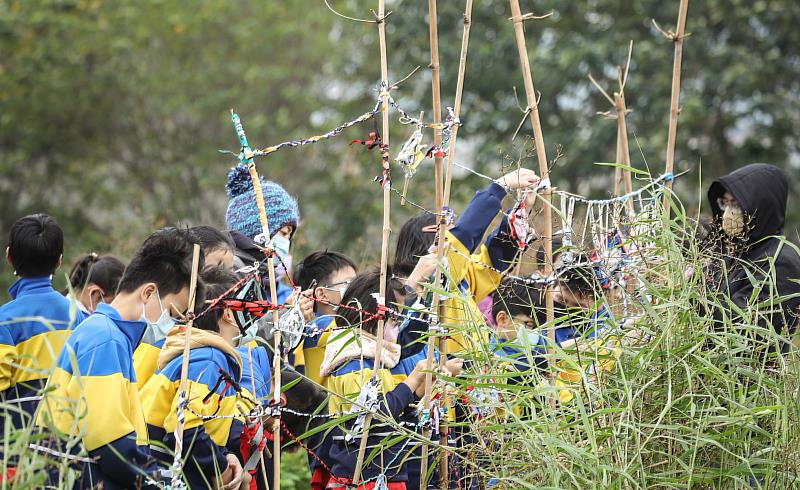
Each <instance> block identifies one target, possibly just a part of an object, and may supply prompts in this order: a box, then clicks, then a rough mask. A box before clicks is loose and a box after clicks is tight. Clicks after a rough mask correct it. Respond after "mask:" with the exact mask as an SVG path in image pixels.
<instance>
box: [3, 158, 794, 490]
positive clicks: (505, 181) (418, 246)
mask: <svg viewBox="0 0 800 490" xmlns="http://www.w3.org/2000/svg"><path fill="white" fill-rule="evenodd" d="M538 182H539V179H538V177H537V176H536V174H535V173H534V172H532V171H530V170H527V169H518V170H515V171H513V172H511V173H509V174H507V175H505V176H503V177H501V178H500V179H498V180H497V181H494V182H492V183H491V184H489V185H488V186H487V187H486V188H485V189H482V190H480V191H478V192H477V193H476V194H475V196H474V197H473V199H472V200H471V201H470V203H469V204H468V206H467V207H466V208H465V209H464V211H463V212H462V213H461V215H460V217H459V218H458V220H457V221H456V222H455V223H454V224H453V225H451V226H449V227H448V229H447V230H446V231H445V233H446V235H445V239H444V243H445V249H444V250H442V251H441V252H442V253H441V254H439V251H438V250H437V248H436V247H437V240H436V235H437V230H439V223H438V221H439V218H438V217H437V216H434V215H431V214H421V215H419V216H417V217H414V218H412V219H410V220H409V221H407V222H406V223H405V224H404V225H403V227H402V228H401V230H400V232H399V234H398V238H397V242H396V245H395V258H394V261H393V264H392V265H391V266H390V267H389V268H388V270H387V271H386V274H385V276H384V277H385V281H386V283H385V285H384V286H385V291H386V292H385V297H379V296H378V294H377V293H378V292H379V290H380V289H381V287H380V286H381V284H380V282H381V278H382V275H381V271H380V270H379V269H377V268H371V269H368V270H366V271H359V268H358V266H357V264H356V263H355V262H354V261H353V260H352V259H350V258H349V257H347V256H346V255H344V254H342V253H339V252H335V251H330V250H327V249H322V250H319V251H317V252H314V253H312V254H310V255H308V256H307V257H305V258H304V259H302V260H301V261H299V262H297V263H296V264H293V263H292V256H291V248H290V244H291V240H292V238H293V236H294V234H295V232H296V230H297V228H298V224H299V222H300V217H299V209H298V205H297V202H296V200H295V199H294V198H292V197H291V196H290V195H289V194H288V193H286V191H285V190H284V189H283V188H282V187H281V186H280V185H278V184H275V183H273V182H267V181H263V182H262V192H263V198H264V203H265V209H266V212H267V215H268V219H269V227H270V229H269V237H265V236H264V235H265V234H264V230H262V227H261V224H260V221H259V213H258V207H257V202H256V199H255V195H254V192H253V188H252V184H251V183H250V177H249V175H248V174H247V169H246V167H243V166H237V167H236V168H234V169H232V171H231V172H230V174H229V176H228V183H227V190H228V197H229V201H228V207H227V211H226V225H227V230H224V231H223V230H218V229H216V228H213V227H209V226H197V227H193V228H188V229H179V228H164V229H161V230H158V231H156V232H155V233H153V234H152V235H151V236H149V237H148V238H147V239H146V240H145V241H144V242H143V243H142V245H141V247H140V248H139V249H138V250H137V251H136V253H135V254H134V255H133V257H132V259H131V261H130V262H129V263H128V264H127V266H126V265H124V264H123V263H122V262H121V261H120V260H118V259H116V258H114V257H112V256H108V255H103V256H97V255H95V254H91V255H86V256H84V257H82V258H80V259H79V260H77V261H76V263H75V266H74V267H73V269H72V271H71V273H70V276H69V278H70V288H69V289H68V291H64V292H58V291H56V290H54V289H53V286H52V276H53V274H54V273H55V272H56V270H57V269H58V268H59V267H60V266H61V261H62V257H63V248H64V247H63V245H64V237H63V233H62V231H61V229H60V228H59V226H58V224H57V223H56V222H55V220H54V219H53V218H51V217H49V216H47V215H44V214H36V215H31V216H26V217H24V218H21V219H20V220H18V221H17V222H16V223H15V224H14V225H13V226H12V228H11V230H10V233H9V242H8V248H7V249H6V257H7V260H8V262H9V263H10V264H11V265H12V267H13V268H14V273H15V275H16V276H17V277H18V279H17V281H16V282H15V283H14V285H13V286H12V287H11V289H10V290H9V293H10V295H11V298H12V299H11V301H10V302H8V303H6V304H5V305H3V306H2V307H0V358H2V364H1V365H2V368H0V369H1V370H0V390H2V392H1V394H0V396H1V397H2V402H3V403H4V407H5V414H4V417H3V423H4V424H11V425H12V426H13V429H17V430H27V429H28V428H30V427H31V426H32V425H35V426H36V427H38V428H40V429H41V431H42V432H43V433H44V434H45V435H46V436H47V437H45V438H44V439H43V442H41V443H39V444H34V445H32V449H31V450H32V451H40V450H43V449H45V450H47V452H42V453H39V455H40V456H41V457H53V456H52V455H53V454H59V453H68V454H84V455H86V456H87V457H88V461H84V462H83V463H81V464H80V466H79V467H77V468H78V473H79V475H80V476H79V478H78V480H77V482H76V487H77V488H92V487H96V486H97V485H102V488H104V489H112V488H147V487H150V486H152V487H155V486H157V485H159V484H160V483H159V482H161V481H164V480H165V479H168V478H169V477H170V474H169V468H170V466H171V463H172V461H173V451H174V448H175V447H176V441H175V429H176V426H177V425H178V424H179V420H178V415H177V414H178V408H179V407H178V405H179V404H180V402H181V397H180V394H179V386H180V382H181V376H182V366H181V364H182V360H183V346H184V341H185V336H186V335H189V336H190V339H191V345H190V347H191V350H190V354H189V359H188V372H187V373H188V374H187V377H186V380H187V385H188V400H187V405H186V407H185V410H184V411H183V421H182V423H183V427H184V431H183V438H184V439H183V444H182V447H183V454H182V459H183V468H182V472H183V476H184V477H185V479H186V481H187V482H188V484H189V486H190V487H191V488H226V489H230V488H268V487H270V486H271V479H272V474H271V467H272V465H271V463H270V462H269V461H268V458H269V457H270V456H269V454H268V450H266V446H267V442H268V439H269V438H270V437H271V429H272V423H273V422H274V419H273V418H272V417H251V416H248V415H249V414H251V413H254V412H253V411H254V409H257V407H259V406H266V405H270V403H271V400H272V399H273V394H272V393H271V379H272V373H271V369H270V365H271V359H272V357H273V356H274V355H275V353H274V352H273V351H272V350H271V346H272V329H273V325H272V324H271V323H270V322H269V321H267V320H268V319H269V318H270V316H269V315H268V316H265V317H257V316H254V315H252V314H248V313H246V312H244V311H242V310H239V309H236V308H234V307H232V306H229V303H226V302H225V301H220V300H223V299H226V298H239V299H241V298H253V297H257V298H266V299H270V296H269V280H268V277H269V274H268V271H267V269H266V267H267V261H266V260H265V259H266V258H267V257H268V256H272V255H268V253H269V251H268V250H267V249H265V248H264V244H265V243H267V239H268V243H269V244H270V246H271V247H272V250H273V251H274V257H275V258H276V259H277V260H275V263H276V264H277V268H278V279H279V281H278V282H277V297H278V305H292V307H291V310H292V313H294V314H297V312H299V313H300V314H301V315H302V316H303V323H304V325H305V326H304V327H303V328H304V331H303V334H302V336H301V337H300V341H299V344H298V345H297V346H289V350H290V352H289V356H288V360H289V363H288V364H289V365H287V366H286V368H285V370H284V371H283V372H282V373H281V374H282V376H283V377H284V380H286V381H288V382H287V383H284V386H288V387H289V388H288V389H286V390H285V392H284V393H281V394H280V400H281V402H280V404H281V405H282V406H283V407H285V408H287V409H290V410H289V411H286V412H282V414H281V422H280V423H281V424H282V430H281V433H282V434H283V435H282V438H283V439H284V440H285V442H286V443H291V442H296V440H295V439H296V438H297V437H298V435H299V434H301V433H303V432H306V431H307V430H308V429H309V428H310V426H312V425H314V424H316V425H317V426H319V425H320V424H321V423H322V422H320V421H323V422H324V421H325V420H326V419H325V417H332V418H341V420H342V423H341V424H339V425H338V426H334V427H333V428H332V429H330V430H318V431H316V433H315V434H313V435H312V436H310V437H308V439H307V440H305V441H303V443H302V446H303V447H304V448H306V449H308V450H309V471H310V472H311V475H312V477H311V478H312V483H311V485H312V488H314V489H325V488H349V487H351V478H352V476H353V474H354V473H355V471H356V463H357V456H358V452H359V445H360V444H359V443H360V436H361V435H363V433H362V432H361V431H360V423H361V421H362V420H363V419H361V418H359V417H355V416H352V415H348V413H350V412H351V409H352V405H353V401H354V399H355V397H356V396H358V395H359V394H360V393H361V392H362V388H363V387H364V385H365V384H367V383H369V382H370V381H369V380H376V381H377V383H376V386H377V389H378V392H379V396H378V402H377V404H376V406H375V410H376V411H377V412H378V415H377V416H376V417H375V419H374V422H373V424H372V425H371V427H370V430H369V436H368V441H367V447H368V454H369V452H370V451H372V449H373V448H376V447H381V448H382V450H381V451H380V454H379V456H377V457H367V458H366V460H365V463H364V464H363V467H362V468H361V480H360V481H362V482H363V483H362V484H360V485H359V486H358V488H365V489H369V488H373V487H374V486H375V485H376V484H377V483H378V482H382V481H383V479H385V481H386V486H387V487H388V488H390V489H405V488H419V486H420V480H421V479H422V478H423V475H421V474H420V470H421V466H422V465H421V451H420V448H421V445H422V437H421V436H413V434H414V433H416V434H418V435H419V434H420V433H421V431H420V430H419V429H420V427H421V423H420V416H421V413H422V410H421V407H420V400H421V398H422V396H423V394H424V391H425V377H426V374H431V376H432V378H433V379H434V380H435V378H436V375H437V374H444V375H446V376H449V377H453V376H459V375H461V374H462V371H464V370H465V369H469V368H470V362H465V361H463V360H462V359H461V357H474V356H462V354H469V353H474V352H476V351H485V350H486V349H487V348H488V349H489V351H490V352H492V353H493V354H494V355H495V356H496V357H497V359H500V360H501V361H505V363H502V364H503V365H505V366H506V367H507V368H508V369H513V370H515V371H516V372H517V373H518V375H517V376H516V377H514V376H512V379H515V380H516V381H517V382H520V383H528V382H533V381H532V380H538V381H541V379H542V376H541V375H539V374H537V373H539V372H541V371H542V370H544V369H546V368H547V362H548V356H547V355H546V353H547V351H548V349H551V348H553V347H555V346H551V345H550V343H549V338H548V335H547V334H545V333H544V330H543V329H540V326H541V325H543V324H544V323H545V322H546V321H547V318H546V315H545V308H544V302H543V301H544V300H543V294H542V292H543V285H544V284H545V282H540V283H536V282H535V281H526V280H522V279H519V278H510V277H509V278H504V276H505V275H506V274H507V271H508V270H509V269H510V268H511V267H512V265H513V264H514V263H515V260H517V258H518V256H519V254H520V251H521V250H520V241H519V239H518V238H519V237H518V231H517V230H515V229H514V225H513V223H510V222H509V214H510V213H509V212H507V211H504V210H503V208H502V206H503V199H504V198H505V196H506V195H507V193H508V192H516V191H524V190H528V191H530V190H533V189H535V187H536V185H537V184H538ZM720 185H722V186H723V192H724V190H725V189H727V188H730V189H732V190H735V189H734V187H733V184H732V183H728V181H724V180H722V184H720ZM712 193H713V194H714V197H713V201H714V202H712V207H713V206H714V205H716V204H717V203H716V200H717V197H720V198H721V197H730V196H717V194H718V193H719V189H718V188H716V187H712ZM532 194H533V193H532V192H529V193H528V195H529V196H531V195H532ZM738 197H739V198H740V199H741V200H742V201H744V199H743V198H744V196H743V195H742V196H738ZM744 204H745V205H749V204H750V203H749V202H744ZM727 205H728V206H730V199H729V201H727ZM783 206H784V207H783V209H784V211H785V197H784V204H783ZM717 211H719V214H720V216H719V217H718V218H722V214H723V213H722V210H721V209H720V208H715V212H717ZM750 212H755V210H751V211H750ZM498 216H500V219H499V223H498V225H497V226H496V228H495V229H494V230H492V231H491V232H489V233H488V234H487V230H488V229H489V227H490V225H491V224H492V222H494V221H495V220H496V218H497V217H498ZM719 221H722V220H719ZM781 225H782V222H781ZM195 244H198V245H199V246H200V249H201V251H202V257H201V262H200V270H201V271H202V272H201V274H200V278H199V281H198V282H197V287H196V294H195V297H196V301H195V303H196V304H195V305H193V306H192V305H189V301H190V291H189V287H190V281H191V276H192V255H193V247H194V245H195ZM523 245H524V244H523ZM556 248H558V247H556ZM438 256H442V257H443V263H439V262H438V261H437V257H438ZM580 257H581V256H579V258H578V260H575V261H574V263H575V265H573V266H570V267H565V268H564V269H563V270H562V271H561V272H560V273H559V274H557V276H556V278H557V279H556V283H555V286H554V298H555V300H556V303H557V305H558V306H557V308H558V309H564V310H567V309H572V310H579V311H582V312H583V313H584V316H582V317H581V318H582V320H579V321H565V322H561V323H558V324H557V328H555V332H554V337H555V343H556V344H557V345H558V346H561V347H563V348H567V347H569V346H574V345H575V344H576V343H584V342H586V343H591V342H595V343H597V344H598V345H599V346H600V347H601V348H603V349H607V351H606V352H607V354H608V355H605V356H602V359H603V360H602V361H600V362H591V361H590V364H591V365H587V366H582V367H581V369H585V370H586V372H589V371H591V373H592V375H593V376H597V375H598V373H599V372H601V371H604V370H609V369H611V368H612V367H613V363H614V358H615V354H614V352H615V347H614V341H613V340H609V339H613V338H615V336H616V335H617V334H618V333H619V332H618V327H617V326H616V324H615V321H614V318H613V316H612V315H611V314H610V311H609V309H608V308H607V307H606V305H605V303H604V301H603V295H602V292H600V290H601V288H600V287H599V285H598V282H597V274H596V270H594V269H593V268H592V266H591V264H589V263H588V261H587V260H585V259H581V258H580ZM437 267H442V268H443V269H444V271H445V272H446V274H445V276H446V277H447V281H446V282H447V285H448V286H447V287H448V289H449V290H450V294H448V295H446V296H444V297H443V298H442V306H441V308H440V310H439V311H438V312H436V313H435V314H433V313H432V312H431V311H430V308H428V307H430V305H431V299H432V292H431V289H430V288H429V287H427V285H429V284H430V283H431V282H432V277H433V276H434V273H435V271H436V268H437ZM799 277H800V276H799ZM248 288H250V289H249V291H251V292H253V291H257V292H258V294H256V295H255V296H252V295H250V296H248V295H246V294H245V293H246V292H248ZM479 303H480V304H481V305H482V306H483V308H479V306H478V305H479ZM487 304H488V306H487ZM481 310H483V312H482V311H481ZM189 311H194V312H196V315H195V316H192V317H191V319H192V327H191V330H189V329H188V328H187V324H188V319H189V316H188V312H189ZM287 311H288V310H286V309H283V310H282V314H288V313H287ZM573 318H576V317H574V316H573ZM379 321H383V338H382V339H378V338H377V334H378V324H379ZM432 324H433V325H434V326H442V327H444V328H440V329H439V331H440V333H444V332H446V335H447V340H446V348H447V354H448V361H447V362H446V364H445V365H444V368H443V370H442V371H437V370H436V369H435V366H433V365H429V364H428V362H427V359H428V358H429V357H433V358H435V359H438V356H439V352H438V351H436V352H432V353H430V352H429V351H428V338H427V336H428V332H429V331H430V330H431V329H430V327H431V325H432ZM487 324H489V325H491V327H488V326H487ZM790 328H793V325H792V326H790ZM379 344H380V345H381V346H382V356H381V359H380V363H379V364H376V362H375V361H376V356H377V351H378V348H379ZM595 359H597V358H595ZM573 367H574V365H573ZM582 377H585V373H582V372H580V371H579V372H576V371H575V370H574V369H572V370H570V369H560V370H558V375H557V376H556V378H555V379H553V380H552V382H553V383H554V384H555V386H556V388H557V393H558V399H559V400H560V402H561V403H568V402H569V401H570V400H571V399H572V398H573V397H574V393H575V392H576V390H577V387H578V386H579V385H580V383H581V379H582ZM457 408H458V407H457ZM312 413H313V414H315V415H304V414H312ZM466 414H468V410H467V409H465V408H464V407H461V412H459V411H458V410H455V414H454V415H453V416H454V417H456V418H457V419H458V418H464V417H467V416H468V415H466ZM454 425H455V426H459V425H460V426H461V429H458V430H456V429H452V433H451V434H449V437H450V439H451V440H452V441H453V444H455V445H458V444H460V443H463V440H467V439H468V438H469V434H468V433H466V432H467V431H466V430H465V429H464V428H463V426H464V425H465V424H454ZM311 432H314V431H313V430H312V431H311ZM404 435H405V437H402V436H404ZM431 437H434V438H438V434H436V433H433V434H431ZM459 438H460V439H463V440H462V441H459ZM387 441H388V442H387ZM5 450H8V446H7V447H6V449H5ZM56 458H57V456H56ZM454 459H455V461H454V462H453V463H452V466H453V470H452V471H453V475H450V476H452V477H453V478H452V480H453V481H458V480H459V479H460V478H462V480H461V487H462V488H469V485H472V484H473V483H470V482H468V483H466V484H465V483H464V481H465V480H463V477H464V475H463V474H461V473H460V472H462V471H463V465H461V466H460V465H459V461H458V458H454ZM11 461H12V462H13V463H15V464H16V463H20V466H19V467H20V468H21V464H24V463H23V461H24V457H23V456H20V455H14V457H13V458H11ZM265 461H266V462H265ZM75 464H76V465H77V464H78V463H75ZM434 474H435V471H434ZM4 478H6V479H13V478H15V468H14V467H13V465H12V466H11V467H10V468H9V470H8V471H7V472H6V474H5V475H4ZM49 478H51V482H52V479H53V478H57V475H56V476H53V475H50V476H49ZM431 481H435V479H433V478H432V479H431Z"/></svg>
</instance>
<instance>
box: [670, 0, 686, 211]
mask: <svg viewBox="0 0 800 490" xmlns="http://www.w3.org/2000/svg"><path fill="white" fill-rule="evenodd" d="M688 10H689V0H681V3H680V6H679V7H678V22H677V26H676V28H675V35H674V36H673V37H672V40H673V42H674V43H675V57H674V60H673V63H672V95H671V96H670V100H669V131H668V132H667V158H666V169H665V171H666V173H672V171H673V169H674V167H675V139H676V137H677V133H678V113H679V112H680V107H679V104H680V97H681V63H682V60H683V38H684V31H685V29H686V14H687V11H688ZM665 186H666V192H664V217H665V219H666V220H669V215H670V208H669V195H670V193H671V190H672V181H671V180H668V181H667V182H665Z"/></svg>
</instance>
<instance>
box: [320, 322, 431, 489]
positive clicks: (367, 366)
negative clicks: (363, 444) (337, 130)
mask: <svg viewBox="0 0 800 490" xmlns="http://www.w3.org/2000/svg"><path fill="white" fill-rule="evenodd" d="M353 335H355V333H354V332H352V331H349V332H347V333H344V332H343V335H341V336H338V335H337V336H336V338H335V339H331V341H329V342H328V345H327V347H326V350H325V358H324V360H323V363H322V367H321V374H322V376H328V389H329V390H331V391H332V392H334V393H337V394H339V395H342V396H344V397H347V398H349V399H355V398H356V397H357V396H358V394H359V393H360V392H361V387H362V386H363V384H364V383H366V382H367V381H368V380H369V379H370V378H371V377H372V375H373V373H375V375H376V376H377V378H378V380H379V384H378V386H379V398H380V403H379V407H378V410H379V411H380V412H382V413H384V414H385V415H388V416H389V417H391V418H393V419H394V420H395V421H397V422H399V423H401V424H403V425H405V426H407V427H408V428H411V429H413V428H415V427H416V421H417V417H416V413H415V407H414V406H412V404H413V403H414V402H416V401H418V399H417V398H416V396H415V395H414V393H413V392H412V391H411V389H410V388H409V387H408V386H407V385H406V384H404V383H397V382H396V380H395V377H394V376H393V375H392V373H391V371H390V370H391V368H393V367H394V366H396V365H397V362H398V360H399V358H400V346H399V345H397V344H394V343H384V351H383V354H382V362H383V367H381V368H380V369H378V370H377V372H375V365H374V358H375V346H376V341H375V337H374V336H371V335H367V334H362V335H361V338H360V339H359V340H358V341H355V339H353V338H352V336H353ZM350 406H351V404H350V403H349V402H348V401H347V400H343V399H342V398H341V397H338V396H331V397H330V398H329V402H328V409H329V412H330V413H339V412H346V411H348V410H349V409H350ZM354 423H355V419H352V420H349V421H348V422H347V423H346V424H345V425H346V430H350V429H351V428H352V426H353V424H354ZM391 434H396V432H395V431H394V429H393V428H392V427H391V426H390V425H386V424H382V423H380V422H379V421H378V420H377V419H373V422H372V426H371V427H370V432H369V438H368V440H367V452H369V451H371V450H372V449H374V448H375V447H378V446H379V445H380V444H381V441H382V440H384V439H385V438H386V437H387V435H391ZM328 437H330V439H331V440H330V447H329V449H328V454H327V456H328V457H327V458H324V459H326V460H327V461H329V462H330V464H331V474H332V475H333V476H335V477H337V478H344V479H348V478H352V476H353V473H354V470H355V465H356V459H357V456H358V448H359V443H360V440H359V439H358V438H355V439H353V440H352V441H349V442H348V441H347V440H345V432H344V431H343V430H342V429H340V428H336V429H335V430H334V431H333V432H331V434H330V435H329V436H328ZM403 442H405V441H402V442H398V443H397V444H394V445H392V446H391V447H386V448H384V449H383V454H382V455H381V456H380V457H376V458H373V459H372V461H370V462H369V463H367V464H365V465H364V467H363V468H362V473H361V474H362V479H364V480H369V479H372V478H375V477H376V476H378V475H379V474H385V475H386V477H387V480H388V481H389V482H405V481H407V480H408V475H407V471H406V464H405V463H404V459H405V458H404V456H405V454H400V455H398V453H399V452H400V450H401V449H403V450H404V452H405V453H408V452H409V451H410V448H408V447H405V449H404V448H403ZM384 465H386V467H385V468H384Z"/></svg>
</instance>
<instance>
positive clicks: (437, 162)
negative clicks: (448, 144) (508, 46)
mask: <svg viewBox="0 0 800 490" xmlns="http://www.w3.org/2000/svg"><path fill="white" fill-rule="evenodd" d="M428 33H429V37H430V47H431V63H430V65H428V67H429V68H430V69H431V95H432V98H433V127H434V129H433V145H434V146H436V147H440V146H442V130H441V128H439V127H438V125H439V124H440V123H441V122H442V102H441V93H440V82H439V27H438V25H437V14H436V0H428ZM433 169H434V182H435V183H436V209H441V208H442V202H443V201H442V192H443V189H442V180H443V179H442V157H441V156H435V155H434V157H433Z"/></svg>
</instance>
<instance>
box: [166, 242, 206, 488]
mask: <svg viewBox="0 0 800 490" xmlns="http://www.w3.org/2000/svg"><path fill="white" fill-rule="evenodd" d="M199 269H200V245H198V244H196V243H195V244H194V247H193V249H192V275H191V279H190V280H189V306H188V315H187V316H188V318H189V321H187V322H186V329H185V331H184V336H183V357H182V358H181V381H180V389H179V391H178V393H180V396H179V400H180V401H181V403H179V405H178V413H177V417H176V418H177V425H176V426H175V461H174V463H173V466H172V487H173V488H185V486H184V485H183V481H182V480H181V479H180V478H181V473H182V472H181V471H180V470H181V465H180V462H181V458H182V455H183V428H184V420H185V415H184V406H183V405H184V403H188V398H187V396H186V385H187V383H188V381H187V378H188V376H189V351H190V349H191V338H192V325H193V324H194V318H193V313H194V303H195V295H196V294H197V275H198V272H199Z"/></svg>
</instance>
